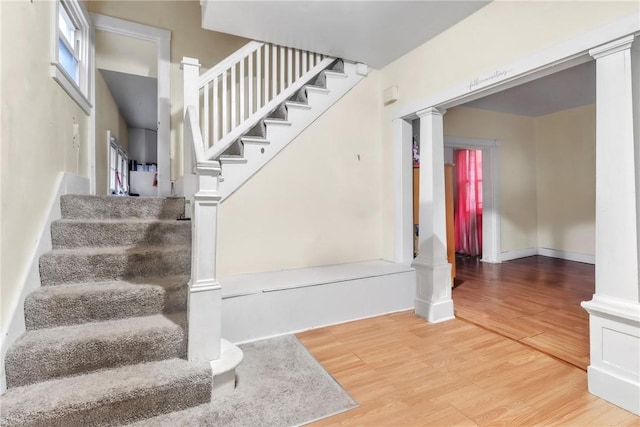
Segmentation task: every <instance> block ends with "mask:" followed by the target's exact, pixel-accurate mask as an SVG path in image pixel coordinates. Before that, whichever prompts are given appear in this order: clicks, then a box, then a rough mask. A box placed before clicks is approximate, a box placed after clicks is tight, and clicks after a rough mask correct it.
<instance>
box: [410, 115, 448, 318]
mask: <svg viewBox="0 0 640 427" xmlns="http://www.w3.org/2000/svg"><path fill="white" fill-rule="evenodd" d="M417 114H418V117H419V118H420V229H419V231H420V234H419V237H418V256H417V257H416V259H415V260H414V261H413V263H412V264H411V265H412V266H413V267H414V268H415V269H416V278H417V289H416V299H415V310H416V315H418V316H420V317H422V318H424V319H426V320H428V321H429V322H433V323H437V322H443V321H445V320H450V319H453V318H454V315H453V300H452V299H451V264H449V263H448V262H447V228H446V208H445V190H444V188H445V187H444V130H443V124H442V115H443V114H444V111H441V110H438V109H437V108H427V109H425V110H422V111H419V112H418V113H417Z"/></svg>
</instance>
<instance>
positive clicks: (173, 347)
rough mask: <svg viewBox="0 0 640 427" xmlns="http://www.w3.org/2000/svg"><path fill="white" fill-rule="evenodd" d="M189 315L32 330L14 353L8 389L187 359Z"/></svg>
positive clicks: (9, 364) (10, 354) (8, 371)
mask: <svg viewBox="0 0 640 427" xmlns="http://www.w3.org/2000/svg"><path fill="white" fill-rule="evenodd" d="M184 323H185V313H175V314H171V315H166V316H163V315H153V316H144V317H131V318H126V319H118V320H109V321H105V322H95V323H84V324H80V325H72V326H60V327H56V328H48V329H37V330H33V331H28V332H27V333H25V334H24V335H23V336H22V337H21V338H20V339H18V340H17V341H16V342H15V344H14V345H13V346H12V347H11V348H9V350H8V351H7V355H6V360H5V367H6V369H5V372H6V377H7V386H8V387H16V386H21V385H26V384H32V383H34V382H37V381H45V380H48V379H51V378H56V377H61V376H66V375H76V374H80V373H85V372H90V371H95V370H98V369H105V368H112V367H116V366H122V365H127V364H134V363H142V362H150V361H153V360H161V359H168V358H172V357H183V356H185V352H186V346H185V334H184V329H183V328H184Z"/></svg>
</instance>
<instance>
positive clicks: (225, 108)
mask: <svg viewBox="0 0 640 427" xmlns="http://www.w3.org/2000/svg"><path fill="white" fill-rule="evenodd" d="M227 79H228V76H227V72H226V71H223V72H222V137H223V138H224V137H225V136H227V129H229V124H228V123H227V111H228V109H229V102H228V98H229V95H228V93H227Z"/></svg>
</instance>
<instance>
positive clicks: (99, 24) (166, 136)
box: [89, 13, 171, 196]
mask: <svg viewBox="0 0 640 427" xmlns="http://www.w3.org/2000/svg"><path fill="white" fill-rule="evenodd" d="M90 15H91V21H92V24H93V29H94V32H95V31H106V32H110V33H114V34H119V35H122V36H126V37H132V38H136V39H140V40H145V41H148V42H151V43H154V44H155V46H156V53H157V60H158V196H169V195H170V194H171V140H170V137H171V135H170V116H171V100H170V96H171V79H170V74H171V68H170V67H171V32H170V31H168V30H165V29H162V28H156V27H151V26H149V25H143V24H138V23H136V22H131V21H126V20H124V19H118V18H113V17H111V16H106V15H100V14H96V13H91V14H90ZM93 39H94V40H95V37H94V38H93ZM91 55H92V57H93V58H94V61H95V42H94V43H93V44H92V46H91ZM94 64H95V62H94ZM95 78H96V76H95V66H94V67H93V69H92V70H91V87H92V88H93V89H92V92H93V93H92V98H93V99H92V101H94V105H95ZM89 127H90V129H89V135H92V136H93V138H92V141H93V144H94V147H95V143H96V140H95V136H96V135H95V132H96V112H95V106H94V108H93V109H92V111H91V120H90V124H89ZM89 151H90V154H89V155H90V156H91V157H90V159H89V165H90V176H89V179H90V181H91V193H92V194H95V192H96V188H95V180H96V179H95V178H96V177H95V148H93V149H92V150H89ZM91 152H93V153H94V154H93V155H92V154H91Z"/></svg>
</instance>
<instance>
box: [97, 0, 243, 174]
mask: <svg viewBox="0 0 640 427" xmlns="http://www.w3.org/2000/svg"><path fill="white" fill-rule="evenodd" d="M87 8H88V9H89V11H90V12H94V13H99V14H102V15H107V16H112V17H115V18H120V19H125V20H128V21H132V22H137V23H140V24H145V25H150V26H154V27H158V28H163V29H166V30H169V31H171V153H172V154H171V176H172V179H176V178H177V177H178V176H180V175H182V117H183V112H182V105H183V103H182V92H183V87H182V71H181V70H180V62H181V61H182V57H183V56H189V57H192V58H198V59H199V61H200V63H201V64H202V68H201V69H200V71H201V72H204V71H206V70H207V69H209V68H211V67H212V66H214V65H215V64H217V63H218V62H220V61H221V60H223V59H224V58H226V57H227V56H228V55H229V54H231V53H233V52H234V51H236V50H237V49H239V48H240V47H242V46H243V45H244V44H246V43H247V42H248V40H246V39H243V38H241V37H236V36H232V35H229V34H223V33H218V32H215V31H208V30H203V29H202V26H201V23H200V3H199V2H198V1H193V0H186V1H155V0H150V1H90V2H87Z"/></svg>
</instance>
